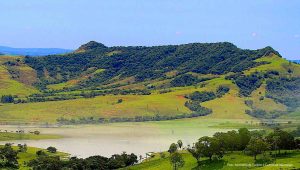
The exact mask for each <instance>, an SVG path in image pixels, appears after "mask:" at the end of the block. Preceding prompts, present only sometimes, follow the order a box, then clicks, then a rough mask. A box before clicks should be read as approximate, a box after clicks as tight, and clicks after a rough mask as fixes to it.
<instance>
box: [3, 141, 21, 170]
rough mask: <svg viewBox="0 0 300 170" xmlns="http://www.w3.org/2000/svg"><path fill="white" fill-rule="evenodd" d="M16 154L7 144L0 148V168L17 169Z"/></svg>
mask: <svg viewBox="0 0 300 170" xmlns="http://www.w3.org/2000/svg"><path fill="white" fill-rule="evenodd" d="M17 155H18V152H17V151H15V150H13V148H12V147H11V144H9V143H7V144H5V145H4V146H1V147H0V168H1V169H10V168H12V169H13V168H18V166H19V165H18V161H17Z"/></svg>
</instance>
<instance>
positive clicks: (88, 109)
mask: <svg viewBox="0 0 300 170" xmlns="http://www.w3.org/2000/svg"><path fill="white" fill-rule="evenodd" d="M191 51H193V53H191ZM194 60H197V61H196V64H194V63H195V62H194ZM208 62H209V63H211V65H207V63H208ZM204 68H205V69H204ZM0 82H1V84H0V96H1V103H0V113H1V116H0V123H1V125H0V129H3V130H4V129H7V130H8V131H16V130H24V131H34V130H37V131H39V132H41V136H26V135H27V134H26V135H11V134H5V133H0V135H2V138H3V139H4V141H2V142H0V143H1V144H2V145H4V144H6V143H8V142H11V143H15V144H17V143H21V144H22V143H26V144H27V145H28V146H32V147H37V148H44V149H46V148H47V147H49V146H53V147H55V148H57V149H58V150H59V151H61V152H64V153H69V154H70V156H77V157H79V158H88V157H90V156H93V155H103V156H106V157H110V156H111V155H112V154H116V153H117V154H120V153H121V152H123V151H125V152H126V153H134V154H136V155H142V156H145V155H146V154H147V153H159V152H162V151H166V150H167V149H168V147H169V145H170V143H172V142H176V141H177V140H179V139H181V140H182V141H183V142H184V143H185V145H192V144H193V143H194V142H195V141H196V140H197V139H198V138H199V137H202V136H212V135H213V134H214V133H216V132H227V131H229V130H237V129H239V128H243V127H246V128H248V129H250V130H264V131H266V132H268V133H269V132H272V130H273V129H275V128H280V129H283V130H287V131H289V132H292V131H294V130H296V129H297V127H298V126H299V125H300V121H299V113H300V111H299V109H300V107H299V102H300V97H299V92H300V86H299V85H300V83H299V82H300V65H298V64H296V63H293V62H289V61H287V60H285V59H283V58H281V56H280V54H279V53H278V52H276V51H275V50H273V49H272V48H271V47H266V48H264V49H260V50H243V49H239V48H237V47H236V46H234V45H233V44H231V43H215V44H214V43H212V44H205V43H204V44H197V43H196V44H185V45H179V46H157V47H106V46H104V45H103V44H101V43H97V42H93V41H92V42H89V43H87V44H84V45H82V46H81V47H80V48H79V49H78V50H76V51H75V52H72V53H69V54H65V55H49V56H43V57H28V56H27V57H23V56H5V55H2V56H0ZM0 139H1V138H0ZM183 155H186V153H183ZM186 156H187V157H189V155H186ZM186 156H184V157H186ZM228 156H229V157H230V155H228ZM233 156H235V155H234V154H233ZM186 159H187V160H189V161H190V158H186ZM245 159H248V158H245ZM225 160H227V158H225ZM157 161H158V162H159V165H160V164H162V165H163V166H165V164H166V163H165V161H164V160H161V159H159V160H157ZM150 162H153V163H154V162H155V159H154V161H152V160H150ZM150 162H149V163H145V164H144V163H143V164H141V166H142V167H143V166H150V167H154V169H155V166H154V165H152V163H150ZM190 163H191V166H193V167H195V164H194V163H195V162H194V161H191V162H190ZM190 163H188V164H190ZM147 164H149V165H147ZM154 164H157V163H154ZM166 166H167V165H166ZM136 167H137V168H139V166H136ZM133 168H135V167H133ZM150 169H151V168H150Z"/></svg>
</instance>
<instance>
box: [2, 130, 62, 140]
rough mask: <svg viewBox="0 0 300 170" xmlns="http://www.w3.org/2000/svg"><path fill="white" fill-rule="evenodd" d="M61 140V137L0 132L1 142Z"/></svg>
mask: <svg viewBox="0 0 300 170" xmlns="http://www.w3.org/2000/svg"><path fill="white" fill-rule="evenodd" d="M58 138H61V136H59V135H51V134H39V135H35V134H31V133H23V134H19V133H11V132H0V141H12V140H41V139H58Z"/></svg>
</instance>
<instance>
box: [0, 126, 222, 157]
mask: <svg viewBox="0 0 300 170" xmlns="http://www.w3.org/2000/svg"><path fill="white" fill-rule="evenodd" d="M0 127H1V129H8V130H16V129H23V130H25V131H29V130H39V131H41V133H42V134H58V135H62V136H64V138H61V139H49V140H48V139H47V140H22V141H9V142H12V143H14V144H18V143H22V144H23V143H26V144H27V145H28V146H34V147H39V148H47V147H49V146H54V147H56V148H57V149H58V150H59V151H62V152H67V153H70V154H71V155H72V156H78V157H83V158H85V157H88V156H92V155H103V156H111V155H112V154H115V153H121V152H123V151H125V152H127V153H135V154H137V155H143V156H144V155H145V154H146V153H147V152H159V151H165V150H167V149H168V147H169V145H170V144H171V143H173V142H176V141H177V140H178V139H181V140H182V141H183V143H184V145H185V146H186V145H188V144H192V143H193V142H195V141H196V140H197V139H198V138H199V137H201V136H205V135H208V136H210V135H213V134H214V133H215V132H217V131H228V129H227V130H224V129H217V128H208V127H203V128H199V129H196V130H195V129H189V128H186V127H182V128H180V127H176V128H172V127H166V128H160V127H158V126H153V125H149V124H142V123H139V124H134V123H133V124H121V125H97V126H96V125H94V126H76V127H64V128H61V127H60V128H36V127H16V126H15V127H14V126H9V127H8V126H5V127H4V126H0ZM191 128H192V127H191ZM4 143H7V141H6V142H1V144H4Z"/></svg>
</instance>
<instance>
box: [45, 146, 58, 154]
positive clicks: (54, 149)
mask: <svg viewBox="0 0 300 170" xmlns="http://www.w3.org/2000/svg"><path fill="white" fill-rule="evenodd" d="M47 151H48V152H50V153H56V151H57V149H56V148H55V147H53V146H49V147H48V148H47Z"/></svg>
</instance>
